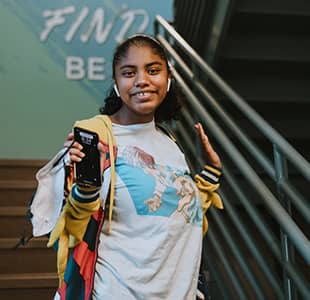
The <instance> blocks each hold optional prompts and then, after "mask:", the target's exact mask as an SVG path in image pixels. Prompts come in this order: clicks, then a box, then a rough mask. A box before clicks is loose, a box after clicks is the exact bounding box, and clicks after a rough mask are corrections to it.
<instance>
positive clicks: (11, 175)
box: [0, 159, 47, 180]
mask: <svg viewBox="0 0 310 300" xmlns="http://www.w3.org/2000/svg"><path fill="white" fill-rule="evenodd" d="M46 162H47V161H46V160H22V159H16V160H10V159H0V180H33V179H34V178H35V174H36V172H37V171H38V170H39V169H40V168H41V167H42V166H43V165H44V164H46Z"/></svg>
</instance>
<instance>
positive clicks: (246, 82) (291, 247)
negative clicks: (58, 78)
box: [155, 0, 310, 300]
mask: <svg viewBox="0 0 310 300" xmlns="http://www.w3.org/2000/svg"><path fill="white" fill-rule="evenodd" d="M174 8H175V17H174V20H173V23H172V24H173V28H170V25H169V24H168V23H167V22H165V21H163V20H162V19H160V18H158V19H157V20H158V24H157V27H156V26H155V30H156V33H157V37H158V38H159V39H160V40H161V42H163V44H164V46H165V48H166V49H167V52H168V53H169V54H170V56H171V60H172V62H173V63H172V66H173V68H172V72H173V75H174V77H175V78H176V79H177V82H178V84H179V85H180V86H181V87H182V89H183V92H185V94H186V97H187V99H188V100H187V104H188V107H189V108H190V110H189V109H187V112H186V113H183V115H182V119H181V121H180V122H179V124H178V123H177V124H172V125H171V127H172V128H173V129H175V134H176V136H177V137H178V138H179V140H180V142H181V144H182V146H184V145H185V147H184V148H185V152H186V154H188V156H189V158H190V160H191V162H192V165H194V166H195V165H196V163H197V162H198V166H201V165H202V163H203V161H202V160H200V159H199V158H200V157H199V156H200V154H201V152H199V147H198V144H195V136H196V135H195V133H194V132H193V130H192V129H191V128H192V127H193V124H194V122H196V121H197V118H198V120H201V121H202V122H203V124H204V126H205V128H206V129H207V132H208V135H209V137H210V139H211V140H212V142H213V145H214V146H215V147H216V149H217V150H218V152H219V153H220V155H221V158H222V161H223V163H224V178H223V182H222V186H221V195H222V198H223V202H224V207H225V210H224V211H223V212H220V213H219V212H217V211H214V210H212V209H210V211H209V212H208V219H209V224H210V227H209V231H208V233H207V236H206V240H205V246H206V249H205V251H204V252H203V253H204V255H205V260H206V262H207V263H206V264H205V266H204V270H205V271H206V275H207V276H206V277H207V281H208V283H209V293H210V299H227V300H231V299H238V300H240V299H245V300H247V299H262V300H265V299H285V300H286V299H294V300H299V299H310V289H309V278H310V268H309V258H310V257H309V253H310V252H309V250H310V244H309V233H310V227H309V220H310V206H309V192H310V190H309V182H310V176H309V174H310V173H309V171H310V165H309V161H310V135H309V129H310V121H309V117H308V115H309V112H310V101H309V99H310V87H309V83H308V81H309V75H310V71H309V63H310V39H309V38H310V26H309V25H310V2H309V1H301V0H296V1H287V0H284V1H279V0H275V1H266V0H263V1H255V0H235V1H226V0H205V1H203V0H197V1H192V2H189V1H186V0H175V1H174ZM217 9H219V10H217ZM226 16H227V18H225V17H226ZM224 18H225V20H224ZM193 20H195V21H193ZM207 20H208V21H209V23H208V22H207ZM170 24H171V23H170ZM221 26H222V27H221ZM183 39H184V40H185V41H184V40H183ZM188 44H189V45H188ZM171 47H173V49H172V50H173V51H172V50H171V49H170V48H171ZM190 48H194V49H195V50H196V52H197V53H198V54H199V56H200V58H203V59H204V60H205V61H206V62H207V63H208V64H209V65H208V66H207V67H205V66H204V62H202V61H201V60H199V59H198V58H197V57H199V56H198V55H196V53H195V52H194V51H193V49H190ZM214 49H216V50H217V51H216V53H215V54H214V53H211V55H208V53H209V52H210V51H211V52H212V51H213V50H214ZM209 58H211V59H210V61H209V60H208V59H209ZM182 59H183V61H182ZM210 66H211V67H212V68H213V69H214V70H215V71H216V72H217V74H219V75H220V77H221V78H223V80H224V81H225V82H226V83H228V85H229V86H230V87H231V88H232V89H233V90H234V91H236V92H237V94H236V93H232V92H231V88H229V89H228V88H227V87H226V85H224V84H222V83H219V82H221V81H220V80H217V79H216V80H215V78H216V76H214V75H212V74H213V71H212V69H211V68H210ZM239 95H240V96H241V97H242V98H243V99H244V100H245V102H244V101H243V99H241V98H240V97H239ZM237 103H238V104H237ZM243 104H244V105H243ZM248 108H250V109H248ZM252 108H253V109H254V110H252ZM241 111H242V113H241ZM253 112H254V113H255V112H257V113H258V114H259V116H262V117H263V119H265V120H266V121H267V124H266V122H258V121H257V120H259V121H261V118H260V119H258V118H257V116H256V115H257V114H256V113H255V114H253ZM254 120H255V121H254ZM231 121H234V122H231ZM262 121H264V120H262ZM268 123H269V124H270V125H271V127H270V126H269V125H268ZM258 124H259V125H258ZM273 128H274V129H275V130H276V131H277V132H278V133H280V135H281V136H280V135H279V134H274V133H275V132H274V131H272V130H270V129H273ZM266 132H268V133H266ZM278 137H280V138H278ZM282 137H284V139H285V140H287V141H288V142H289V143H290V144H291V145H292V146H293V147H294V148H295V149H296V150H297V151H298V152H299V153H301V155H302V156H303V157H304V158H306V160H305V159H302V157H301V156H300V155H299V154H298V153H297V152H296V151H294V152H290V151H286V150H287V149H290V150H292V149H291V148H292V147H291V146H290V145H289V144H287V143H286V142H285V143H283V145H285V147H282V152H283V153H286V154H284V155H283V153H281V151H278V150H279V147H281V146H280V144H281V143H282V141H285V140H284V139H283V138H282ZM279 140H281V143H278V142H279ZM217 142H219V143H218V144H217ZM232 146H235V149H234V148H233V147H232ZM235 150H237V151H235ZM289 153H294V155H290V154H289ZM237 154H241V157H240V156H239V155H237ZM262 154H263V155H262ZM281 154H282V155H283V156H281ZM279 157H280V159H279ZM288 157H290V158H288ZM294 158H298V160H299V159H300V161H302V164H301V165H303V166H304V167H305V168H304V169H303V168H302V167H300V166H301V165H299V166H298V167H296V160H295V159H294ZM307 161H308V162H307ZM248 166H249V167H250V168H249V169H250V170H253V171H255V174H256V178H255V180H252V183H251V184H249V183H250V181H251V180H249V178H250V177H251V176H252V173H251V172H247V171H248V170H249V169H247V167H248ZM279 166H280V167H279ZM302 169H303V170H306V171H301V170H302ZM287 170H288V173H286V171H287ZM306 174H307V175H306ZM286 175H287V176H286ZM254 177H255V176H253V179H254ZM262 182H263V185H265V187H267V188H266V189H265V188H263V189H261V190H260V188H258V186H259V185H261V183H262ZM263 185H261V187H263ZM259 190H260V191H259ZM288 190H290V191H289V192H288ZM258 191H259V193H258ZM269 193H272V194H273V195H274V197H269V196H268V195H270V194H269ZM295 196H296V197H295ZM288 224H289V225H288ZM295 229H296V231H295ZM290 231H291V234H288V232H290ZM293 231H294V232H293ZM297 236H300V237H302V238H301V239H302V240H303V242H302V243H298V242H296V240H294V238H295V237H297ZM301 244H302V247H299V246H300V245H301ZM301 253H302V254H301Z"/></svg>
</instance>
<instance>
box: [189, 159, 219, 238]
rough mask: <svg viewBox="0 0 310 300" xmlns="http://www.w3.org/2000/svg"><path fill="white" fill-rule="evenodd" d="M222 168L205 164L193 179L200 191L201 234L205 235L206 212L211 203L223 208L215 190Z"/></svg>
mask: <svg viewBox="0 0 310 300" xmlns="http://www.w3.org/2000/svg"><path fill="white" fill-rule="evenodd" d="M221 175H222V170H221V169H219V168H216V167H214V166H210V165H205V166H204V169H203V170H202V171H201V172H200V173H199V174H197V175H195V177H194V179H195V182H196V185H197V187H198V189H199V191H200V195H201V199H202V209H203V228H202V229H203V234H204V235H205V234H206V232H207V230H208V219H207V216H206V212H207V210H208V208H209V207H210V206H211V205H214V206H215V207H216V208H218V209H223V208H224V206H223V203H222V200H221V197H220V195H219V194H218V193H217V190H218V188H219V186H220V183H219V181H220V177H221Z"/></svg>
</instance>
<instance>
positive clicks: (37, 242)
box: [0, 237, 48, 249]
mask: <svg viewBox="0 0 310 300" xmlns="http://www.w3.org/2000/svg"><path fill="white" fill-rule="evenodd" d="M18 241H19V238H0V249H12V248H14V246H15V245H17V243H18ZM47 241H48V238H47V237H39V238H32V239H31V240H30V241H29V242H28V243H27V244H26V245H24V246H23V245H21V246H20V247H19V248H20V249H23V248H46V244H47Z"/></svg>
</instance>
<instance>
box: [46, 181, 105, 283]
mask: <svg viewBox="0 0 310 300" xmlns="http://www.w3.org/2000/svg"><path fill="white" fill-rule="evenodd" d="M99 208H100V198H99V189H84V188H80V187H78V186H77V185H76V184H74V185H73V186H72V189H71V193H70V194H69V196H68V198H67V203H66V204H65V206H64V208H63V211H62V213H61V215H60V217H59V219H58V221H57V224H56V226H55V228H54V230H53V231H52V233H51V235H50V239H49V242H48V244H47V246H48V247H51V246H53V245H54V244H55V242H56V241H57V240H58V249H57V269H58V277H59V286H61V285H62V283H63V280H64V274H65V270H66V266H67V260H68V254H69V248H71V247H74V246H76V245H77V244H78V243H80V242H81V241H82V239H83V237H84V234H85V232H86V229H87V225H88V223H89V221H90V218H91V216H92V215H93V214H94V213H95V212H96V211H98V210H99Z"/></svg>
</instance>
